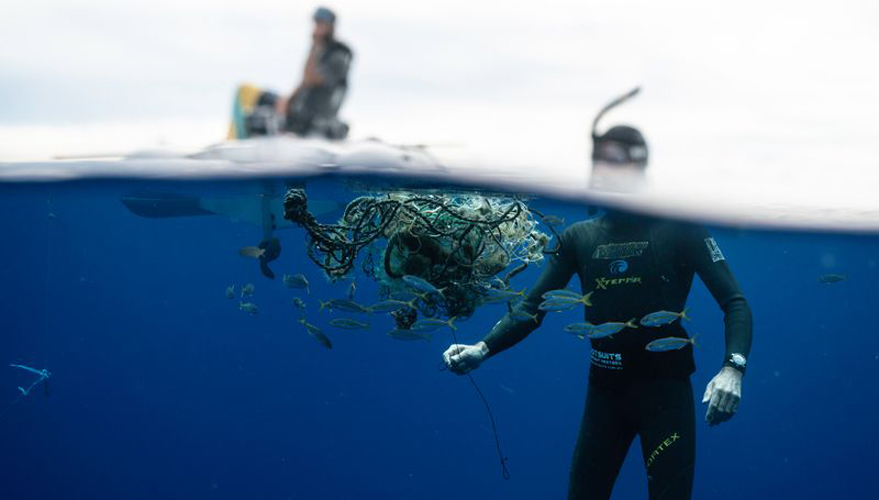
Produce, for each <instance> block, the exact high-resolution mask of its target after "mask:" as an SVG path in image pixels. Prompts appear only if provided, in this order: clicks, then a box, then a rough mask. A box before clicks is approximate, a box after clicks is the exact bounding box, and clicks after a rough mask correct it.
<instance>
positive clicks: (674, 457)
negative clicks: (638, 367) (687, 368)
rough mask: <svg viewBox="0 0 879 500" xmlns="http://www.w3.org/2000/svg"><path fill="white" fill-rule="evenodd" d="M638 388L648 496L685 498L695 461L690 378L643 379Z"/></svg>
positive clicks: (666, 499) (653, 499)
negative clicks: (644, 380)
mask: <svg viewBox="0 0 879 500" xmlns="http://www.w3.org/2000/svg"><path fill="white" fill-rule="evenodd" d="M637 392H638V393H639V394H638V396H639V397H638V401H639V403H638V406H639V408H638V411H639V413H640V415H641V420H640V423H639V431H640V434H641V452H642V454H643V456H644V465H645V466H646V468H647V489H648V491H649V492H650V500H688V499H689V498H690V494H691V492H692V490H693V471H694V466H695V463H696V415H695V407H694V403H693V386H692V385H691V384H690V379H689V377H687V378H682V379H671V380H653V381H648V382H643V383H642V384H640V385H639V387H638V391H637Z"/></svg>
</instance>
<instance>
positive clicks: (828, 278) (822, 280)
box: [818, 274, 848, 285]
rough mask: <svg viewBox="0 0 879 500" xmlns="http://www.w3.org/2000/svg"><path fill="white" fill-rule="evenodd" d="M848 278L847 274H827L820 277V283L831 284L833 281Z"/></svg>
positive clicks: (836, 281) (837, 281)
mask: <svg viewBox="0 0 879 500" xmlns="http://www.w3.org/2000/svg"><path fill="white" fill-rule="evenodd" d="M847 279H848V277H847V276H846V275H845V274H825V275H823V276H819V277H818V283H824V284H825V285H829V284H831V283H839V282H840V281H845V280H847Z"/></svg>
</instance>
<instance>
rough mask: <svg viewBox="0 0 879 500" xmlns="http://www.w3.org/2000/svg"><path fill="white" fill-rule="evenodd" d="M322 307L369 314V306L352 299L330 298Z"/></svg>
mask: <svg viewBox="0 0 879 500" xmlns="http://www.w3.org/2000/svg"><path fill="white" fill-rule="evenodd" d="M324 304H326V305H325V306H324V307H321V309H325V308H329V309H338V310H340V311H346V312H352V313H359V314H369V308H368V307H365V306H362V305H360V304H358V303H357V302H354V301H353V300H348V299H330V300H328V301H326V302H324Z"/></svg>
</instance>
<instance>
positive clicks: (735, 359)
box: [731, 353, 746, 366]
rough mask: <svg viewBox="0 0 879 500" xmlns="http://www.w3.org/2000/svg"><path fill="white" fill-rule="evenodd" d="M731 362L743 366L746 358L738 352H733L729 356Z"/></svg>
mask: <svg viewBox="0 0 879 500" xmlns="http://www.w3.org/2000/svg"><path fill="white" fill-rule="evenodd" d="M731 358H732V362H733V364H735V365H736V366H745V363H746V360H745V357H744V356H742V355H741V354H739V353H735V354H733V355H732V356H731Z"/></svg>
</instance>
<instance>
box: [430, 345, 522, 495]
mask: <svg viewBox="0 0 879 500" xmlns="http://www.w3.org/2000/svg"><path fill="white" fill-rule="evenodd" d="M452 342H453V343H454V344H453V345H454V346H455V347H457V346H458V345H459V344H458V336H457V335H456V334H455V331H454V330H452ZM444 369H445V362H443V368H442V369H441V370H440V371H443V370H444ZM466 375H467V378H468V379H470V383H471V384H473V388H474V389H476V394H478V395H479V398H480V399H482V403H483V404H484V405H485V410H486V411H487V412H488V420H489V422H491V432H492V433H494V445H495V447H496V448H497V456H498V459H500V461H501V476H502V477H503V478H504V479H510V471H509V470H508V469H507V457H505V456H504V453H503V452H502V451H501V440H500V438H499V437H498V433H497V425H495V422H494V415H493V414H492V412H491V406H490V405H489V404H488V399H486V398H485V395H484V394H483V393H482V390H480V389H479V386H478V385H477V384H476V380H474V379H473V375H470V374H469V373H467V374H466Z"/></svg>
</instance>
